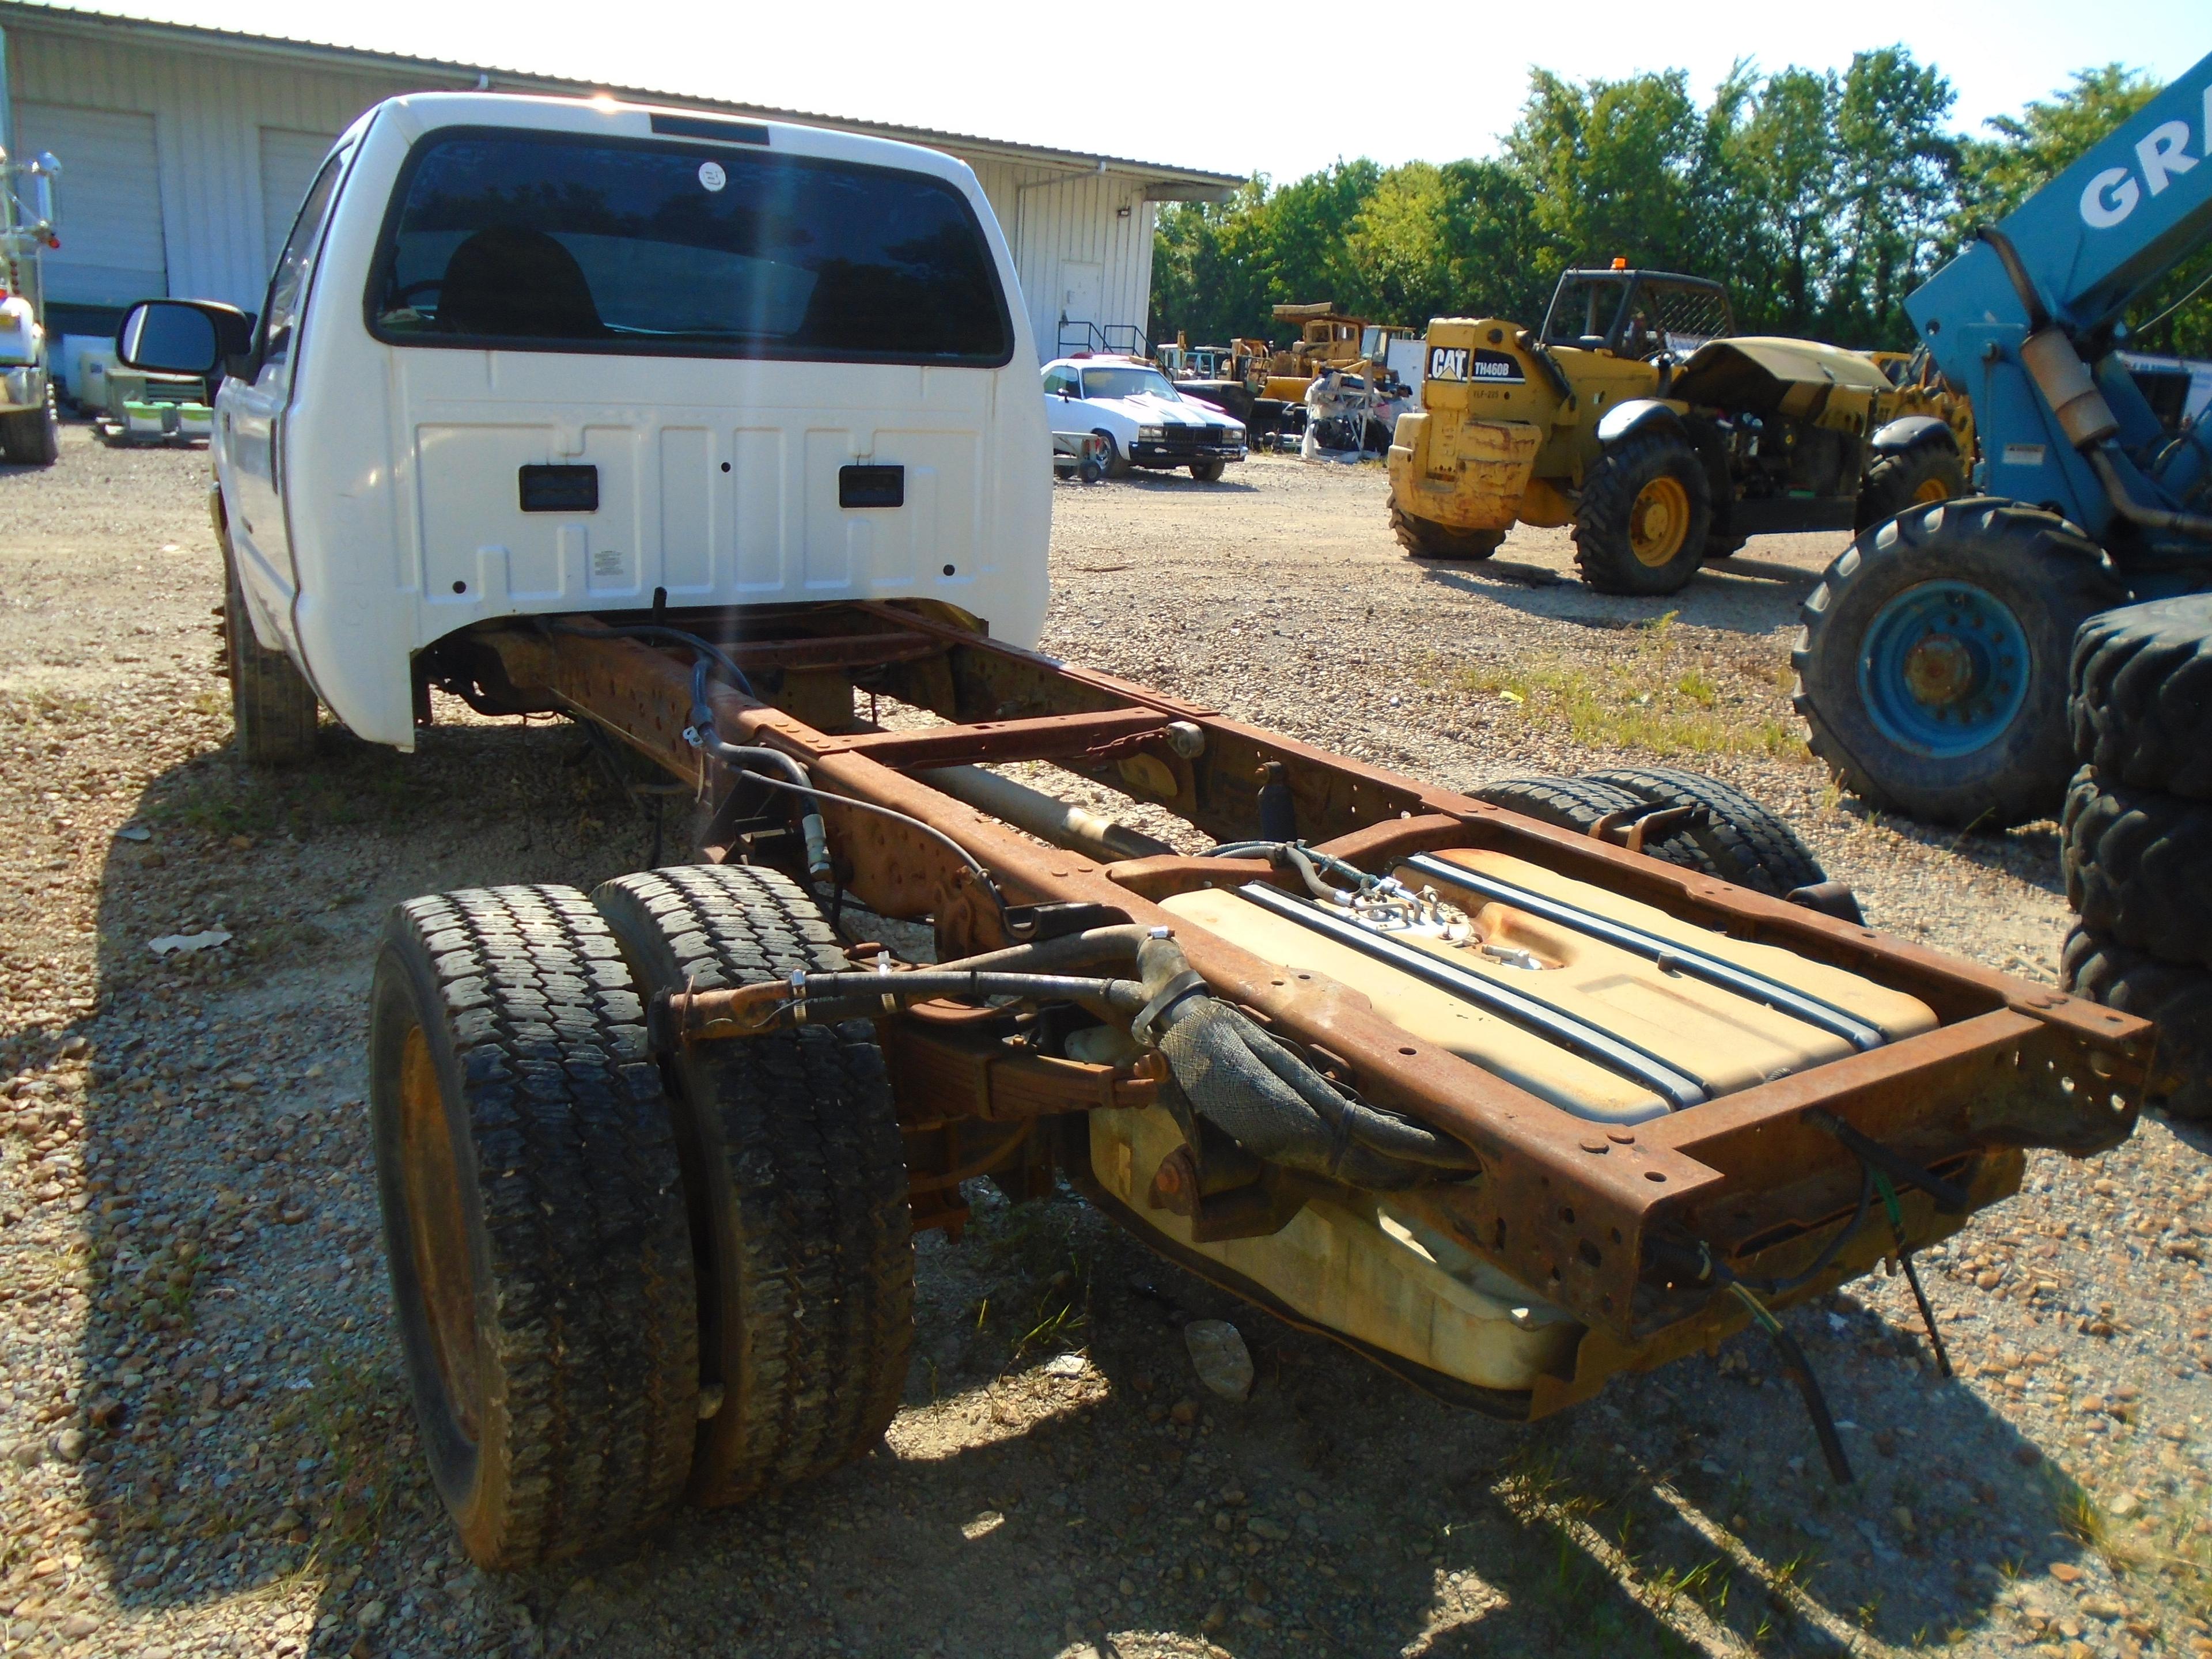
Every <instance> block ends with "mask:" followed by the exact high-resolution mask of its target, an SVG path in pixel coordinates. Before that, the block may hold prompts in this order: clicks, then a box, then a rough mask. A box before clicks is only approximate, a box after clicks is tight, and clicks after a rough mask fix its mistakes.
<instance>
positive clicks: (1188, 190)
mask: <svg viewBox="0 0 2212 1659" xmlns="http://www.w3.org/2000/svg"><path fill="white" fill-rule="evenodd" d="M18 25H28V26H32V27H39V28H55V29H64V30H75V31H79V32H83V33H121V34H131V35H137V36H141V37H143V38H148V39H150V40H159V41H161V42H163V43H165V44H167V45H171V46H192V47H198V48H202V49H208V50H216V51H225V52H244V53H248V54H252V55H256V56H265V57H272V58H284V59H289V60H291V61H294V62H299V61H302V60H306V61H315V62H324V63H329V64H334V65H341V64H342V65H344V66H347V67H350V68H355V69H375V70H386V71H389V72H394V73H399V74H409V75H427V76H438V77H441V78H443V79H446V80H452V81H459V82H475V81H476V80H477V79H478V78H480V77H481V78H483V79H484V80H486V81H488V82H489V90H491V91H495V92H542V93H550V94H560V95H572V94H599V93H605V94H607V95H609V96H611V97H614V98H618V99H621V100H623V101H625V102H636V103H648V104H662V105H671V106H681V107H684V108H693V109H707V110H714V111H716V112H725V113H730V114H737V115H747V116H751V117H753V118H756V119H760V120H768V121H788V122H791V123H793V125H799V126H811V127H831V128H836V129H837V130H838V131H845V132H860V133H867V134H870V135H872V136H873V137H879V138H896V139H899V140H901V141H902V142H903V143H910V144H927V145H928V146H930V147H931V148H932V149H959V150H968V151H972V152H975V153H978V154H982V155H993V156H998V157H1001V158H1004V159H1006V160H1010V161H1029V162H1034V163H1036V165H1039V166H1044V167H1066V168H1069V169H1073V170H1077V171H1082V172H1096V171H1106V172H1112V173H1127V174H1132V175H1133V176H1135V177H1138V178H1141V179H1145V180H1146V182H1147V185H1148V186H1149V188H1147V190H1146V192H1145V193H1146V197H1147V198H1148V199H1151V200H1153V201H1177V200H1215V199H1220V198H1221V197H1225V195H1226V194H1227V193H1228V192H1229V191H1232V190H1234V189H1235V188H1236V187H1237V185H1241V184H1243V182H1244V181H1243V179H1240V178H1237V176H1236V175H1235V174H1233V173H1207V172H1205V171H1203V170H1202V169H1200V168H1196V167H1173V166H1170V165H1168V164H1166V163H1164V162H1159V161H1135V160H1133V159H1131V158H1129V157H1127V156H1121V155H1091V154H1087V153H1085V152H1084V151H1081V150H1070V149H1052V148H1050V147H1049V146H1047V145H1042V144H1022V143H1012V142H1010V141H1008V140H1006V139H1001V138H985V137H979V136H977V135H975V134H973V133H965V132H939V131H934V130H933V129H931V128H928V127H908V126H898V125H892V124H890V123H887V122H882V121H861V120H854V119H850V118H847V117H844V116H839V115H823V114H818V113H815V112H811V111H806V110H789V109H775V108H772V107H769V106H766V105H762V104H744V103H738V102H734V101H732V100H726V99H720V98H707V97H702V96H701V95H699V94H696V93H679V92H659V91H655V90H653V88H647V87H622V86H613V85H609V84H606V83H604V82H592V81H574V80H569V79H567V78H565V77H562V76H551V75H537V74H532V73H531V72H530V71H528V70H514V69H504V68H501V67H499V66H497V65H495V64H459V63H453V62H450V61H448V60H447V59H444V58H411V57H408V56H405V55H404V54H401V53H397V52H375V51H371V50H368V49H367V48H364V47H359V46H336V45H333V44H331V43H329V42H327V41H320V40H293V39H290V38H289V37H283V36H277V35H268V34H246V33H240V32H239V31H236V30H233V29H217V28H206V27H201V26H199V25H197V24H191V23H170V22H163V21H160V20H158V19H155V18H149V17H131V16H126V15H124V14H122V13H119V12H109V11H89V10H80V9H76V8H74V7H61V6H41V5H32V4H25V3H21V0H0V27H15V26H18Z"/></svg>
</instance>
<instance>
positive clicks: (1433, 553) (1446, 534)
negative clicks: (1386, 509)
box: [1390, 501, 1505, 560]
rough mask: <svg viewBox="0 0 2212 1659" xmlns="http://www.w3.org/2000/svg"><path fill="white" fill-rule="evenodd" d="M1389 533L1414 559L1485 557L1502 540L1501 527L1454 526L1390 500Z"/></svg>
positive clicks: (1495, 549)
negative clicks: (1473, 528) (1472, 528)
mask: <svg viewBox="0 0 2212 1659" xmlns="http://www.w3.org/2000/svg"><path fill="white" fill-rule="evenodd" d="M1390 533H1391V534H1392V535H1393V536H1395V537H1396V538H1398V545H1399V546H1401V547H1402V548H1404V549H1405V550H1406V551H1407V552H1408V553H1411V554H1412V555H1413V556H1414V557H1415V558H1417V559H1468V560H1474V559H1486V558H1488V557H1489V556H1491V555H1492V554H1493V553H1495V552H1496V551H1498V549H1499V548H1500V547H1501V546H1503V545H1504V542H1505V532H1504V531H1502V530H1456V529H1454V528H1453V527H1452V526H1450V525H1448V524H1438V523H1437V521H1436V520H1434V519H1417V518H1415V517H1414V516H1413V514H1412V513H1408V512H1407V511H1406V510H1405V509H1404V508H1403V507H1400V506H1399V505H1398V504H1397V503H1396V502H1395V501H1393V502H1392V503H1391V504H1390Z"/></svg>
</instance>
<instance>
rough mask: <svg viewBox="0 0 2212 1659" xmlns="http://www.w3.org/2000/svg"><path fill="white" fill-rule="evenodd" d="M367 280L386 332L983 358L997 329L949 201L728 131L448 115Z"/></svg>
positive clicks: (959, 205)
mask: <svg viewBox="0 0 2212 1659" xmlns="http://www.w3.org/2000/svg"><path fill="white" fill-rule="evenodd" d="M375 273H376V274H375V275H374V277H373V278H372V280H371V283H370V292H369V323H370V331H371V332H373V333H374V334H375V335H376V336H377V337H379V338H380V339H383V340H387V341H390V342H392V343H395V344H400V345H428V346H436V345H450V346H469V347H473V348H477V349H481V348H483V347H485V346H497V347H501V348H507V349H516V350H525V351H530V350H537V351H596V352H605V353H611V354H619V355H623V356H630V355H637V354H654V353H659V354H665V355H676V356H732V357H792V358H804V359H813V360H823V361H832V362H854V361H857V362H953V363H969V364H975V365H979V366H996V365H999V364H1002V363H1004V362H1007V361H1008V360H1009V359H1010V358H1011V357H1012V355H1013V330H1012V324H1011V323H1010V321H1009V320H1008V318H1007V313H1006V301H1005V298H1004V296H1003V295H1001V293H1000V287H999V280H998V273H997V270H996V269H995V267H994V263H993V261H992V258H991V253H990V249H989V247H988V246H987V244H986V243H985V241H984V240H983V233H982V228H981V225H980V224H978V223H977V222H976V219H975V214H974V212H973V211H972V210H970V209H969V204H968V202H967V199H966V198H965V197H963V195H962V194H961V193H960V191H957V190H956V189H955V188H953V187H952V186H951V185H949V184H947V183H945V181H943V180H942V179H933V178H930V177H928V176H927V175H926V174H922V173H903V172H900V171H897V170H896V169H891V168H885V167H863V166H858V165H854V164H851V163H846V162H836V161H817V160H812V159H808V158H801V157H794V156H781V155H772V154H765V153H762V152H759V151H752V150H744V149H734V148H732V147H731V146H728V145H724V144H669V143H665V142H638V141H629V140H608V139H604V138H593V137H570V136H567V135H562V134H536V133H520V132H513V131H495V132H486V131H475V130H464V131H453V132H451V133H445V134H439V135H435V136H433V137H430V138H428V139H427V140H425V141H424V142H423V143H422V144H421V145H420V146H418V147H417V149H416V151H415V153H414V155H412V156H410V158H409V161H408V167H407V170H406V171H405V173H404V174H403V175H402V176H401V179H400V183H399V185H398V192H397V197H396V200H395V202H394V204H393V210H392V213H391V214H390V216H388V218H387V220H386V227H385V233H384V246H383V247H382V250H381V252H380V258H379V259H378V262H377V264H376V267H375Z"/></svg>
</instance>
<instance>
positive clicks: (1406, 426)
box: [1389, 260, 1972, 593]
mask: <svg viewBox="0 0 2212 1659" xmlns="http://www.w3.org/2000/svg"><path fill="white" fill-rule="evenodd" d="M1423 368H1424V371H1425V381H1424V384H1423V386H1422V390H1421V404H1422V407H1421V409H1420V410H1419V412H1417V413H1413V414H1408V415H1405V416H1401V417H1400V418H1399V421H1398V424H1397V428H1396V431H1395V441H1394V442H1393V443H1392V446H1391V448H1390V455H1389V471H1390V524H1391V528H1392V529H1393V530H1394V531H1395V532H1396V533H1397V537H1398V539H1399V541H1400V542H1401V543H1402V544H1404V545H1405V547H1406V548H1407V550H1408V551H1409V552H1412V553H1414V554H1417V555H1421V556H1428V557H1433V558H1460V559H1481V558H1487V557H1488V556H1490V555H1491V554H1492V553H1493V552H1495V551H1496V550H1497V549H1498V544H1500V543H1501V542H1503V541H1504V539H1505V532H1506V531H1507V530H1508V529H1510V527H1511V526H1513V525H1514V524H1515V523H1516V522H1519V523H1522V524H1531V525H1542V526H1557V525H1570V524H1571V525H1572V526H1574V539H1575V549H1576V562H1577V565H1578V566H1579V567H1580V568H1581V570H1582V574H1583V580H1584V581H1586V582H1588V583H1589V585H1590V586H1592V587H1595V588H1597V589H1599V590H1601V592H1613V593H1671V592H1674V591H1676V590H1677V589H1679V588H1680V587H1681V586H1684V585H1685V584H1686V582H1688V580H1690V578H1691V577H1692V575H1693V574H1696V572H1697V568H1698V567H1699V564H1701V563H1703V562H1705V560H1707V559H1717V558H1724V557H1726V556H1728V555H1729V554H1730V553H1733V552H1734V551H1735V550H1736V549H1738V548H1740V547H1741V546H1742V545H1743V544H1744V542H1745V540H1746V538H1748V537H1751V536H1755V535H1760V534H1764V533H1768V532H1776V531H1790V530H1819V529H1850V528H1864V527H1865V526H1867V525H1869V524H1873V523H1879V522H1881V520H1884V519H1887V518H1889V517H1890V516H1892V515H1893V514H1894V513H1899V512H1901V511H1902V510H1903V509H1904V508H1905V507H1909V506H1911V505H1912V504H1913V503H1915V502H1916V501H1941V500H1944V499H1948V497H1950V496H1953V495H1963V494H1965V492H1966V461H1967V458H1968V457H1969V456H1970V455H1971V453H1972V416H1971V413H1970V412H1969V410H1967V407H1966V399H1965V398H1962V397H1960V396H1958V395H1957V394H1955V393H1954V392H1951V391H1949V390H1948V388H1947V387H1946V386H1943V385H1942V383H1941V382H1939V381H1934V380H1928V379H1925V378H1921V379H1915V378H1913V377H1911V376H1910V375H1905V376H1901V377H1900V378H1901V379H1903V380H1904V382H1905V383H1904V384H1901V385H1900V384H1899V383H1898V382H1897V381H1893V380H1892V378H1891V375H1890V374H1889V373H1888V372H1886V370H1885V368H1884V367H1883V366H1882V365H1881V364H1880V363H1878V362H1875V359H1874V358H1873V357H1871V356H1868V355H1867V354H1865V353H1862V352H1857V351H1846V350H1844V349H1841V348H1839V347H1836V346H1830V345H1821V344H1820V343H1816V342H1814V341H1810V340H1795V339H1781V338H1775V337H1759V336H1739V335H1737V334H1736V333H1735V316H1734V312H1733V309H1732V308H1731V307H1730V305H1729V295H1728V290H1727V289H1725V288H1723V286H1722V285H1721V284H1720V283H1716V282H1713V281H1711V280H1709V279H1707V278H1705V277H1699V276H1680V275H1677V274H1675V273H1674V272H1671V271H1661V270H1631V269H1628V268H1627V266H1626V262H1625V261H1620V260H1616V261H1615V262H1614V264H1613V268H1612V269H1610V270H1570V271H1567V272H1565V273H1564V274H1563V275H1562V276H1560V278H1559V286H1558V287H1557V288H1556V289H1554V290H1553V295H1552V303H1551V307H1550V308H1549V309H1548V311H1547V313H1546V314H1545V318H1544V322H1543V325H1542V326H1541V328H1540V329H1537V330H1535V331H1533V332H1532V331H1529V330H1528V329H1526V328H1523V327H1522V326H1521V325H1518V324H1516V323H1511V322H1506V321H1504V320H1502V319H1496V318H1482V319H1469V318H1459V317H1439V318H1437V319H1433V320H1432V321H1431V323H1430V324H1429V329H1428V336H1427V340H1426V351H1425V357H1424V360H1423Z"/></svg>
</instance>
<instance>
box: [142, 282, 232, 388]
mask: <svg viewBox="0 0 2212 1659" xmlns="http://www.w3.org/2000/svg"><path fill="white" fill-rule="evenodd" d="M252 349H253V326H252V324H251V323H250V322H248V321H247V320H246V313H244V312H242V311H240V310H239V309H238V308H237V307H235V306H227V305H222V304H218V303H217V302H216V301H211V300H141V301H139V302H138V303H137V305H135V306H133V307H131V309H130V310H129V311H127V312H125V313H124V316H123V326H122V327H120V328H118V329H117V330H116V331H115V356H116V361H117V362H120V363H122V364H123V365H124V366H125V367H126V368H137V369H143V370H145V371H146V372H147V373H149V374H215V373H216V371H217V370H218V369H220V368H222V366H223V364H224V363H225V362H227V361H228V360H229V359H232V358H234V357H242V356H246V354H247V353H249V352H251V351H252Z"/></svg>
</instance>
